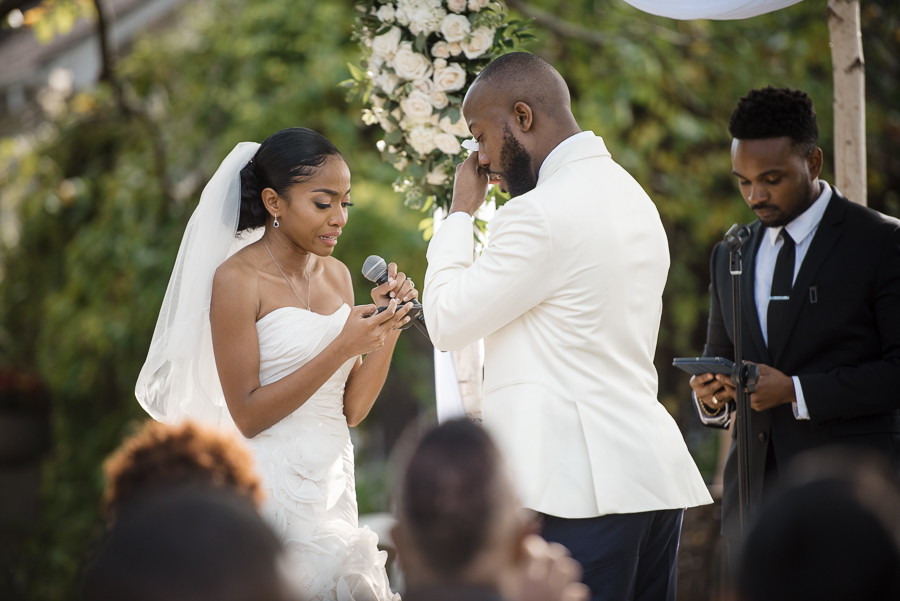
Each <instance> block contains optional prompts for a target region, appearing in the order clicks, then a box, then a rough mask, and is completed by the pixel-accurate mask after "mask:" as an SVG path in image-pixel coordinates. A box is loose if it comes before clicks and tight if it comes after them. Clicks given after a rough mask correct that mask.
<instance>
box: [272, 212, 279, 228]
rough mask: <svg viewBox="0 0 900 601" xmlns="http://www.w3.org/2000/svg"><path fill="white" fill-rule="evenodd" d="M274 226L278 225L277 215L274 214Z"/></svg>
mask: <svg viewBox="0 0 900 601" xmlns="http://www.w3.org/2000/svg"><path fill="white" fill-rule="evenodd" d="M272 225H274V226H275V227H278V215H275V223H273V224H272Z"/></svg>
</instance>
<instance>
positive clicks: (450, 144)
mask: <svg viewBox="0 0 900 601" xmlns="http://www.w3.org/2000/svg"><path fill="white" fill-rule="evenodd" d="M434 145H435V146H437V147H438V150H440V151H441V152H443V153H444V154H450V155H454V154H459V152H460V151H461V150H462V146H460V145H459V140H457V139H456V136H454V135H453V134H448V133H444V132H441V133H439V134H437V135H436V136H435V137H434Z"/></svg>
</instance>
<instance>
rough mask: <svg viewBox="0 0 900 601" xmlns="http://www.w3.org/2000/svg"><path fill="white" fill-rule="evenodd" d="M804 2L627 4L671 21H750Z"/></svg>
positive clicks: (657, 0)
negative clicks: (749, 19) (751, 18)
mask: <svg viewBox="0 0 900 601" xmlns="http://www.w3.org/2000/svg"><path fill="white" fill-rule="evenodd" d="M801 1H802V0H625V2H627V3H628V4H630V5H631V6H633V7H635V8H638V9H640V10H642V11H644V12H645V13H650V14H651V15H659V16H660V17H668V18H670V19H679V20H689V19H716V20H719V21H727V20H730V19H748V18H750V17H756V16H758V15H763V14H765V13H770V12H773V11H776V10H780V9H782V8H785V7H787V6H791V5H792V4H797V3H799V2H801Z"/></svg>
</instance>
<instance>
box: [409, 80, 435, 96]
mask: <svg viewBox="0 0 900 601" xmlns="http://www.w3.org/2000/svg"><path fill="white" fill-rule="evenodd" d="M413 89H414V90H419V91H420V92H422V93H423V94H425V95H426V96H431V93H432V92H433V91H434V82H433V81H431V80H430V79H417V80H416V81H414V82H413Z"/></svg>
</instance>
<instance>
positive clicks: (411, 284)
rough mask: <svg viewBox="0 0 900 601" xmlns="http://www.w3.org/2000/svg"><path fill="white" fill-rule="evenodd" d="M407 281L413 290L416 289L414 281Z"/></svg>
mask: <svg viewBox="0 0 900 601" xmlns="http://www.w3.org/2000/svg"><path fill="white" fill-rule="evenodd" d="M406 281H407V282H409V285H410V286H412V287H413V288H415V287H416V285H415V284H414V283H413V281H412V280H410V279H407V280H406Z"/></svg>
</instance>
